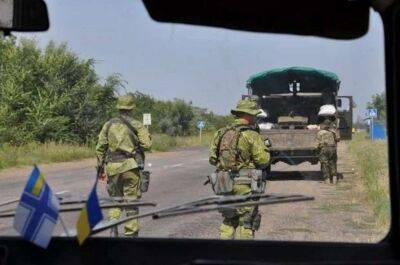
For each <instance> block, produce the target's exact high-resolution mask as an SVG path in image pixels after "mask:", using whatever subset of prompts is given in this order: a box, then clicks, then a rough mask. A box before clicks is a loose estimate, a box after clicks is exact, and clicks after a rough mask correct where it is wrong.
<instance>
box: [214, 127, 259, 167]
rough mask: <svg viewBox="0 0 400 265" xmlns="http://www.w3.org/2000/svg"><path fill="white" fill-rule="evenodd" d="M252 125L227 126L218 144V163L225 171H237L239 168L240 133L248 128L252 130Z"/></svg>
mask: <svg viewBox="0 0 400 265" xmlns="http://www.w3.org/2000/svg"><path fill="white" fill-rule="evenodd" d="M252 129H253V128H252V127H251V126H244V125H240V126H232V127H227V128H226V129H225V130H224V131H223V132H222V135H221V137H220V139H219V142H218V145H217V165H218V169H220V170H223V171H233V172H237V171H238V170H239V169H240V168H239V158H240V150H239V149H238V144H239V139H240V134H241V133H242V132H243V131H246V130H252Z"/></svg>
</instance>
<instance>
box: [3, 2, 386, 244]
mask: <svg viewBox="0 0 400 265" xmlns="http://www.w3.org/2000/svg"><path fill="white" fill-rule="evenodd" d="M118 2H119V3H118V5H115V3H114V2H111V1H105V0H98V1H76V0H58V1H47V5H48V9H49V14H50V21H51V28H50V30H49V31H48V32H44V33H29V34H28V33H24V34H21V33H18V34H15V35H14V36H12V37H5V38H2V39H0V80H1V81H0V148H1V149H0V183H1V185H0V194H1V195H2V196H1V201H0V216H1V217H0V236H6V235H14V236H17V235H20V234H21V233H22V234H23V233H25V232H26V231H25V230H24V231H25V232H24V231H22V230H23V225H21V222H22V221H23V222H25V221H26V222H28V221H27V220H28V219H29V218H28V217H27V216H29V213H32V212H31V211H32V210H29V209H34V208H29V207H31V206H29V207H28V206H26V203H28V202H27V201H24V200H25V199H24V200H22V199H21V203H19V204H18V200H19V199H20V198H21V195H22V194H23V191H24V188H25V193H29V194H30V195H29V196H31V195H32V194H33V195H35V194H36V195H37V196H39V197H40V196H42V195H40V194H42V193H41V192H44V191H45V190H46V189H45V188H43V189H42V188H40V187H45V186H41V185H42V184H40V185H39V184H29V183H30V182H29V181H28V179H30V176H32V175H31V173H32V170H33V165H34V164H36V165H37V170H39V171H38V172H40V173H41V175H40V174H39V173H37V174H38V175H37V176H39V175H40V176H43V180H41V178H39V177H37V179H36V180H35V182H34V183H45V182H46V183H47V186H46V187H49V188H50V189H51V190H52V191H53V194H55V195H56V197H58V199H57V198H56V200H61V205H60V207H59V209H61V210H60V212H59V214H58V221H57V225H56V226H55V230H54V233H53V234H54V235H59V236H60V235H69V236H74V235H75V234H76V229H77V227H76V223H77V222H78V220H80V221H82V220H83V219H80V217H79V216H80V211H79V210H80V209H82V207H86V206H85V204H83V203H84V202H85V201H86V199H87V198H88V196H89V194H90V192H91V191H92V189H93V187H95V188H96V189H95V190H97V197H98V200H99V203H100V205H101V206H104V207H103V209H102V213H103V220H102V222H101V224H103V225H104V224H108V223H107V221H108V220H119V219H120V218H126V217H130V216H136V215H138V214H145V213H149V212H151V211H157V210H159V209H164V208H166V207H167V208H168V207H172V206H176V205H179V204H182V203H187V202H190V201H196V200H200V199H204V198H208V197H213V196H217V195H218V196H221V197H220V198H227V196H231V195H238V196H247V195H251V194H253V195H254V194H257V196H260V194H261V195H267V201H268V200H269V201H268V202H267V203H266V204H262V205H259V206H257V205H256V204H254V202H257V201H259V202H260V203H261V202H263V203H264V202H265V198H256V199H254V198H252V199H250V200H247V201H246V200H245V201H244V202H246V203H247V202H252V203H253V204H252V205H247V204H244V205H239V206H237V208H230V207H222V208H221V207H220V208H219V209H218V207H219V206H218V205H219V204H214V206H216V208H215V209H207V211H204V212H202V213H193V214H185V215H176V216H170V217H168V218H161V216H162V215H160V216H159V218H158V219H152V217H151V214H149V216H146V217H143V218H139V219H135V218H131V219H130V220H129V221H127V222H125V223H123V224H120V225H119V226H118V229H111V230H110V229H108V230H104V231H101V232H99V233H96V234H94V235H93V236H101V237H110V235H111V236H120V237H121V236H128V237H137V236H139V237H168V238H203V239H204V238H214V239H218V238H221V239H256V240H306V241H340V242H343V241H345V242H377V241H379V240H381V239H382V238H384V236H385V235H386V234H387V232H388V230H389V227H390V216H389V210H390V205H389V193H388V155H387V139H386V137H387V136H386V101H385V77H384V74H385V69H384V46H383V26H382V22H381V19H380V17H379V15H378V14H377V13H375V12H374V11H371V15H370V27H369V28H370V29H369V32H368V33H367V34H366V35H365V36H363V37H362V38H359V39H355V40H346V41H341V40H333V39H326V38H318V37H310V36H295V35H284V34H265V33H252V32H242V31H235V30H227V29H220V28H209V27H200V26H191V25H180V24H170V23H157V22H155V21H153V20H152V19H151V18H150V17H149V15H148V13H147V11H146V9H145V7H144V6H143V3H142V2H141V1H132V0H123V1H122V0H120V1H118ZM96 169H97V170H96ZM32 174H33V173H32ZM35 174H36V173H35ZM98 175H99V178H98V179H99V180H98V182H97V184H96V185H97V186H94V185H95V180H96V177H97V176H98ZM38 179H39V180H40V181H42V182H37V181H39V180H38ZM43 181H45V182H43ZM27 183H28V184H29V185H31V186H27V185H28V184H27ZM204 184H205V185H204ZM35 185H36V186H35ZM38 185H39V186H38ZM43 185H44V184H43ZM38 187H39V188H38ZM35 192H36V193H35ZM25 193H24V194H25ZM216 194H217V195H216ZM33 195H32V196H33ZM36 195H35V196H36ZM269 195H271V196H272V195H273V197H268V196H269ZM275 195H276V196H275ZM278 195H279V196H278ZM292 195H302V196H303V197H290V196H292ZM43 196H44V195H43ZM46 196H47V195H46ZM48 196H49V195H48ZM274 196H275V197H274ZM285 196H286V197H285ZM287 196H289V197H287ZM39 197H38V198H39ZM32 198H33V197H32ZM40 198H42V197H40ZM49 198H50V197H49ZM110 198H114V199H113V200H110ZM228 198H229V197H228ZM22 201H24V202H25V206H24V204H23V203H22ZM66 202H69V203H66ZM272 202H273V203H274V204H273V205H272ZM283 202H285V203H283ZM121 203H122V204H125V205H121ZM153 203H154V204H153ZM270 203H271V204H270ZM155 204H156V205H155ZM17 205H20V206H21V205H22V206H21V207H22V208H20V210H21V209H23V212H19V213H20V215H17V217H18V218H15V219H14V216H13V214H14V210H15V209H16V208H17ZM210 205H211V204H210ZM210 205H208V206H207V207H211V206H210ZM32 207H34V206H32ZM71 207H75V208H77V210H71V209H70V208H71ZM196 207H197V206H193V205H191V207H189V208H185V210H188V209H190V210H193V209H194V208H196ZM50 208H51V207H50ZM67 208H68V209H67ZM27 209H28V210H27ZM46 209H47V208H46ZM65 209H67V210H65ZM47 210H48V209H47ZM53 210H54V209H53ZM92 210H93V209H89V208H88V209H87V210H85V211H86V213H85V214H87V215H89V216H90V218H89V217H87V218H86V219H85V220H88V222H89V221H90V222H92V223H93V222H95V221H96V220H97V218H98V219H99V220H100V219H101V218H100V215H99V214H98V213H97V215H96V212H95V211H94V210H93V211H92ZM181 210H182V209H181ZM212 210H213V211H212ZM18 211H19V210H18V209H17V213H18ZM49 211H50V210H49ZM174 211H176V209H175V210H174ZM22 213H23V214H22ZM45 213H46V214H48V215H49V216H52V215H51V214H54V212H45ZM37 214H40V213H37ZM43 214H44V213H43ZM174 214H178V213H177V212H174ZM32 216H33V215H32ZM38 216H39V215H38ZM40 216H42V215H40ZM95 217H96V218H95ZM24 218H25V219H24ZM82 218H83V217H82ZM16 219H18V220H17V221H15V220H16ZM50 219H51V218H50ZM21 220H22V221H21ZM29 220H30V219H29ZM51 220H53V219H51ZM55 220H57V218H56V219H55ZM49 222H50V223H51V222H52V221H49ZM90 222H89V223H88V224H90ZM50 223H48V224H47V225H48V226H49V227H51V224H50ZM63 224H64V226H63ZM33 225H35V224H33ZM36 225H37V224H36ZM115 227H117V226H115ZM90 229H93V227H91V228H90ZM78 230H79V229H78ZM78 232H79V231H78Z"/></svg>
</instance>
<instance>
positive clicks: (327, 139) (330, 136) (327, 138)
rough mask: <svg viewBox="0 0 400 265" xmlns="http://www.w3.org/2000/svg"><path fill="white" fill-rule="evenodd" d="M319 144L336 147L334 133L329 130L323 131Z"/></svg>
mask: <svg viewBox="0 0 400 265" xmlns="http://www.w3.org/2000/svg"><path fill="white" fill-rule="evenodd" d="M321 142H322V145H323V146H330V147H335V146H336V141H335V132H332V131H330V130H324V131H323V133H322V134H321Z"/></svg>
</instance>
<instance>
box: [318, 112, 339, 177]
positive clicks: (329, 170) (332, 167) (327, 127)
mask: <svg viewBox="0 0 400 265" xmlns="http://www.w3.org/2000/svg"><path fill="white" fill-rule="evenodd" d="M331 125H332V124H331V122H330V121H329V120H328V119H325V120H324V121H323V122H322V124H321V125H320V127H321V128H320V131H319V132H318V134H317V145H318V146H317V150H318V153H319V161H320V163H321V171H322V175H323V178H324V180H327V179H329V181H330V183H333V180H334V178H335V179H336V182H337V181H338V176H337V165H336V164H337V142H338V141H339V136H338V134H337V133H336V131H335V130H334V129H332V128H331Z"/></svg>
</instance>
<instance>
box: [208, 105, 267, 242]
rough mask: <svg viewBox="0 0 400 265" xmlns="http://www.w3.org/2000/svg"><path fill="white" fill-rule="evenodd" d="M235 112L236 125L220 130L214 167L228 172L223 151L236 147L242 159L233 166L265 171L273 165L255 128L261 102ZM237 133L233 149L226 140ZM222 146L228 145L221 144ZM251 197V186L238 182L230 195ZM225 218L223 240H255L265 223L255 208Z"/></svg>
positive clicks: (212, 148) (213, 154) (212, 159)
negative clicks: (261, 224)
mask: <svg viewBox="0 0 400 265" xmlns="http://www.w3.org/2000/svg"><path fill="white" fill-rule="evenodd" d="M231 112H232V114H233V115H235V116H236V119H235V121H234V123H233V124H232V125H230V126H228V127H226V128H222V129H220V130H218V131H217V132H216V134H215V135H214V138H213V140H212V142H211V144H210V157H209V161H210V164H212V165H214V166H216V167H217V170H220V171H228V165H227V164H228V163H229V162H223V161H227V160H224V159H222V158H221V157H222V156H223V149H224V148H225V149H226V148H231V147H232V146H236V149H237V150H235V151H236V152H237V154H238V155H237V156H236V157H235V159H234V160H236V161H232V162H233V163H234V164H235V168H236V169H237V172H238V173H239V172H241V171H242V170H243V169H262V170H265V169H266V168H267V167H268V165H269V161H270V154H269V151H268V148H267V147H266V145H265V143H264V141H263V139H262V138H261V135H260V133H259V130H258V128H257V127H256V125H255V120H256V115H257V114H258V113H259V112H260V111H259V106H258V104H257V102H256V101H254V100H249V99H246V100H241V101H239V103H238V104H237V107H236V109H235V110H232V111H231ZM235 130H236V131H237V132H238V134H237V136H235V137H237V138H236V139H230V140H229V141H231V142H232V145H230V144H229V141H226V140H224V139H225V138H229V137H231V136H232V135H235V133H231V132H235ZM229 135H230V136H229ZM235 137H233V138H235ZM221 142H226V143H228V144H221ZM235 144H236V145H235ZM224 145H226V146H224ZM229 145H230V146H229ZM229 171H230V170H229ZM251 193H252V189H251V185H250V184H248V183H246V184H243V183H240V182H236V181H235V180H234V184H233V191H232V193H231V194H228V195H248V194H251ZM222 216H223V217H224V220H223V223H222V225H221V226H220V238H221V239H233V238H236V239H253V238H254V232H255V231H256V230H257V229H258V227H259V225H260V222H261V215H260V214H259V212H258V207H254V206H250V207H243V208H238V209H235V210H229V211H223V212H222Z"/></svg>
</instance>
